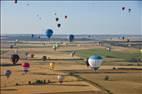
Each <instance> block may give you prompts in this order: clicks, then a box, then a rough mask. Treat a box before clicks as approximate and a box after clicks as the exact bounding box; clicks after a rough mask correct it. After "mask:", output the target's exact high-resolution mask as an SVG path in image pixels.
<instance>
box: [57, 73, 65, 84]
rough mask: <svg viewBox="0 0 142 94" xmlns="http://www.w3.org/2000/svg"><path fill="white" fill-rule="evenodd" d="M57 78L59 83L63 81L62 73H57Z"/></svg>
mask: <svg viewBox="0 0 142 94" xmlns="http://www.w3.org/2000/svg"><path fill="white" fill-rule="evenodd" d="M57 79H58V81H59V83H60V84H62V83H63V81H64V76H63V75H58V76H57Z"/></svg>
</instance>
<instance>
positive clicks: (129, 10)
mask: <svg viewBox="0 0 142 94" xmlns="http://www.w3.org/2000/svg"><path fill="white" fill-rule="evenodd" d="M125 9H126V7H122V11H124V10H125ZM131 10H132V9H131V8H128V12H129V13H130V12H131Z"/></svg>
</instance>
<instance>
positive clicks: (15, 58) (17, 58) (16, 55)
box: [11, 54, 20, 64]
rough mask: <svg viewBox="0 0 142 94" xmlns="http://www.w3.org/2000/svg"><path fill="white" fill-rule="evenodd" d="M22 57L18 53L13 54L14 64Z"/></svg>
mask: <svg viewBox="0 0 142 94" xmlns="http://www.w3.org/2000/svg"><path fill="white" fill-rule="evenodd" d="M19 59H20V57H19V55H18V54H13V55H11V61H12V63H13V64H16V63H17V62H18V61H19Z"/></svg>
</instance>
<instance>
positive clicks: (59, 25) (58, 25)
mask: <svg viewBox="0 0 142 94" xmlns="http://www.w3.org/2000/svg"><path fill="white" fill-rule="evenodd" d="M54 15H55V16H56V13H54ZM67 18H68V16H67V15H65V16H64V19H67ZM55 21H56V22H57V27H58V28H60V27H61V24H60V23H59V17H56V18H55Z"/></svg>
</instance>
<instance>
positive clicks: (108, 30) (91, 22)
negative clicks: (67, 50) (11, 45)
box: [1, 1, 142, 34]
mask: <svg viewBox="0 0 142 94" xmlns="http://www.w3.org/2000/svg"><path fill="white" fill-rule="evenodd" d="M123 6H124V7H125V10H124V11H122V7H123ZM129 8H131V9H132V10H131V12H130V13H129V12H128V9H129ZM54 13H56V16H55V15H54ZM65 15H67V16H68V19H66V20H65V19H64V16H65ZM56 17H59V23H61V28H58V27H57V22H56V21H55V18H56ZM48 28H51V29H53V30H54V34H141V33H142V1H58V2H57V1H18V3H17V4H14V2H13V1H1V33H2V34H17V33H18V34H44V33H45V31H46V30H47V29H48Z"/></svg>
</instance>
